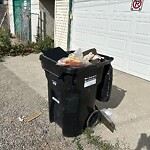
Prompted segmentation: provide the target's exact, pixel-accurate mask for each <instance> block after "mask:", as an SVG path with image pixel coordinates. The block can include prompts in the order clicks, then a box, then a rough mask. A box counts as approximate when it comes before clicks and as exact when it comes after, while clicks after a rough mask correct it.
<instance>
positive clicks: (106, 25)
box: [71, 0, 150, 81]
mask: <svg viewBox="0 0 150 150" xmlns="http://www.w3.org/2000/svg"><path fill="white" fill-rule="evenodd" d="M131 3H132V0H74V2H73V21H72V31H71V49H77V48H82V49H85V50H86V49H89V48H92V47H95V48H96V49H97V51H98V52H99V53H103V54H107V55H110V56H113V57H114V58H115V60H114V61H113V67H114V68H116V69H118V70H121V71H124V72H127V73H130V74H132V75H135V76H138V77H141V78H143V79H146V80H149V81H150V0H144V2H143V7H142V10H141V11H140V12H139V11H131Z"/></svg>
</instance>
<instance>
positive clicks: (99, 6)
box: [91, 0, 109, 13]
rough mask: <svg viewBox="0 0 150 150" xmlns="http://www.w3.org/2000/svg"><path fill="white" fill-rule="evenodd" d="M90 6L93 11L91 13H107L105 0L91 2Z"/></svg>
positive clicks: (107, 8) (107, 6)
mask: <svg viewBox="0 0 150 150" xmlns="http://www.w3.org/2000/svg"><path fill="white" fill-rule="evenodd" d="M91 6H92V8H94V9H93V12H96V13H97V12H108V10H109V5H108V1H106V0H101V1H93V2H91Z"/></svg>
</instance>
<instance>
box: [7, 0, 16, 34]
mask: <svg viewBox="0 0 150 150" xmlns="http://www.w3.org/2000/svg"><path fill="white" fill-rule="evenodd" d="M8 7H9V19H10V32H11V33H12V34H15V27H14V13H13V0H9V1H8Z"/></svg>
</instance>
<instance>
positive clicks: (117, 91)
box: [97, 85, 127, 109]
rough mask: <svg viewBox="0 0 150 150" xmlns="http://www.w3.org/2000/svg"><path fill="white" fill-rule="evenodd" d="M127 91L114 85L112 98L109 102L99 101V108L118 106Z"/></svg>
mask: <svg viewBox="0 0 150 150" xmlns="http://www.w3.org/2000/svg"><path fill="white" fill-rule="evenodd" d="M126 92H127V91H125V90H124V89H121V88H119V87H117V86H115V85H113V86H112V92H111V98H110V100H109V101H108V102H99V101H98V104H97V105H98V107H99V109H102V108H116V107H117V106H118V105H119V104H120V103H121V102H122V100H123V98H124V96H125V94H126Z"/></svg>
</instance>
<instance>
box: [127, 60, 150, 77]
mask: <svg viewBox="0 0 150 150" xmlns="http://www.w3.org/2000/svg"><path fill="white" fill-rule="evenodd" d="M128 69H129V71H130V72H131V71H132V72H134V73H136V74H141V75H145V76H148V75H149V66H148V65H146V64H143V63H140V62H138V61H135V60H130V61H129V68H128Z"/></svg>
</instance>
